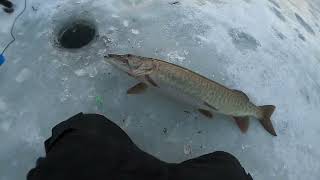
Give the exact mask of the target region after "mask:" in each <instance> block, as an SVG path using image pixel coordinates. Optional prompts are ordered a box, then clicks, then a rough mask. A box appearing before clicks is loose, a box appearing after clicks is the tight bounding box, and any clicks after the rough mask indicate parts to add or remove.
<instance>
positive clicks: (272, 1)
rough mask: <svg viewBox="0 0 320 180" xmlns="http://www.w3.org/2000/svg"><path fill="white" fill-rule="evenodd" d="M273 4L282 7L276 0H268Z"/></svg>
mask: <svg viewBox="0 0 320 180" xmlns="http://www.w3.org/2000/svg"><path fill="white" fill-rule="evenodd" d="M268 1H269V2H270V3H271V4H273V5H274V6H276V7H277V8H279V9H280V8H281V7H280V5H279V4H278V3H277V2H275V1H274V0H268Z"/></svg>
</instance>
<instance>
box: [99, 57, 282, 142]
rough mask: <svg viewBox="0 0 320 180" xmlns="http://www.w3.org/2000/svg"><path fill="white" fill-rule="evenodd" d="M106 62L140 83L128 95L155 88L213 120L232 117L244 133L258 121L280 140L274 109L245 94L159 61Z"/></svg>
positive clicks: (112, 59)
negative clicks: (273, 117)
mask: <svg viewBox="0 0 320 180" xmlns="http://www.w3.org/2000/svg"><path fill="white" fill-rule="evenodd" d="M105 61H106V62H107V63H109V64H111V65H113V66H115V67H116V68H118V69H120V70H121V71H123V72H125V73H127V74H128V75H129V76H132V77H134V78H135V79H137V80H138V81H139V83H138V84H136V85H135V86H133V87H131V88H129V89H128V90H127V94H141V93H143V92H145V91H146V89H148V88H149V87H151V88H155V89H158V90H160V91H161V92H164V93H165V94H168V95H171V96H173V97H176V98H178V99H181V100H183V101H185V102H186V103H188V104H190V105H192V106H193V107H196V108H197V110H198V111H199V113H201V114H203V115H204V116H206V117H208V118H212V117H213V115H214V114H215V113H218V114H224V115H228V116H231V117H233V119H234V120H235V122H236V124H237V126H238V127H239V129H240V130H241V132H243V133H245V132H247V130H248V127H249V119H250V118H255V119H257V120H258V121H259V122H260V124H261V125H262V126H263V128H264V129H265V130H266V131H267V132H269V133H270V134H271V135H273V136H277V134H276V131H275V129H274V127H273V124H272V121H271V119H270V118H271V116H272V114H273V112H274V111H275V109H276V107H275V106H274V105H263V106H256V105H255V104H254V103H252V102H251V101H250V99H249V97H248V96H247V95H246V94H245V93H244V92H242V91H239V90H234V89H229V88H227V87H226V86H224V85H222V84H219V83H218V82H215V81H213V80H211V79H209V78H206V77H204V76H202V75H200V74H198V73H196V72H193V71H192V70H189V69H187V68H184V67H182V66H179V65H176V64H172V63H169V62H166V61H164V60H160V59H154V58H148V57H142V56H137V55H133V54H123V55H122V54H108V55H107V56H105Z"/></svg>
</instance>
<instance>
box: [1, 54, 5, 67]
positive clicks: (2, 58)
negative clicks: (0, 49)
mask: <svg viewBox="0 0 320 180" xmlns="http://www.w3.org/2000/svg"><path fill="white" fill-rule="evenodd" d="M5 61H6V59H5V58H4V56H3V54H0V66H1V65H2V64H3V63H4V62H5Z"/></svg>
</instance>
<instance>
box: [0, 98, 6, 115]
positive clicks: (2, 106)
mask: <svg viewBox="0 0 320 180" xmlns="http://www.w3.org/2000/svg"><path fill="white" fill-rule="evenodd" d="M6 110H7V104H6V102H4V101H3V100H2V99H1V98H0V112H1V111H2V112H4V111H6Z"/></svg>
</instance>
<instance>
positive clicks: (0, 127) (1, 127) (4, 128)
mask: <svg viewBox="0 0 320 180" xmlns="http://www.w3.org/2000/svg"><path fill="white" fill-rule="evenodd" d="M10 127H11V123H10V122H9V121H3V122H1V123H0V130H2V131H4V132H8V131H9V129H10Z"/></svg>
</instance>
